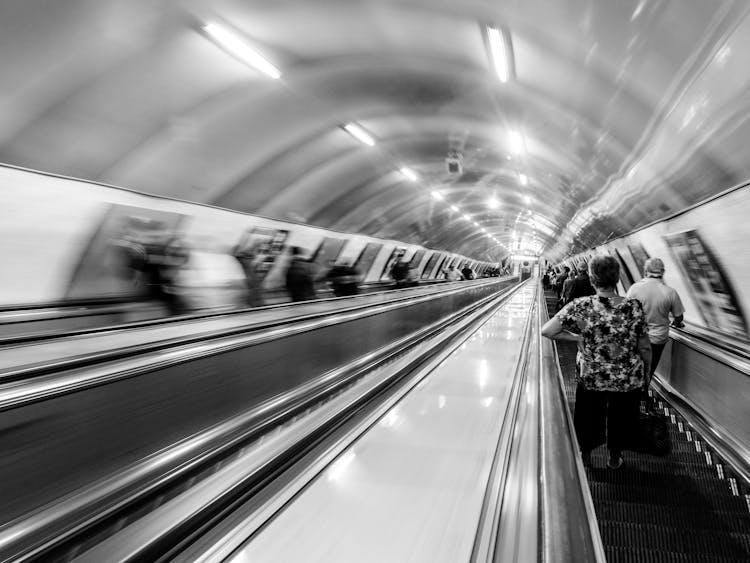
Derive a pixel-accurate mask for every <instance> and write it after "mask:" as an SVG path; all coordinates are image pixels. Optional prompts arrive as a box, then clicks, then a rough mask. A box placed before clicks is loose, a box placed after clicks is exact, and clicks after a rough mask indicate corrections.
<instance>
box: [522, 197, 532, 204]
mask: <svg viewBox="0 0 750 563" xmlns="http://www.w3.org/2000/svg"><path fill="white" fill-rule="evenodd" d="M523 200H524V201H525V202H526V203H531V196H529V195H525V196H523Z"/></svg>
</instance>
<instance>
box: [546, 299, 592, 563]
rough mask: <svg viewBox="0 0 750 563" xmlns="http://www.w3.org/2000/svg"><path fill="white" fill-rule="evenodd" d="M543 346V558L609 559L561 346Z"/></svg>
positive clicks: (555, 559)
mask: <svg viewBox="0 0 750 563" xmlns="http://www.w3.org/2000/svg"><path fill="white" fill-rule="evenodd" d="M537 298H538V300H539V307H538V308H539V316H538V322H539V325H540V327H541V324H543V323H544V322H546V321H547V318H548V315H547V307H546V304H545V301H544V292H543V291H542V289H541V287H539V290H538V294H537ZM539 337H540V338H541V345H540V348H539V350H540V352H539V353H540V362H541V370H540V382H539V385H540V401H539V405H540V412H539V415H540V424H541V437H542V440H541V448H540V451H541V459H540V474H539V482H540V487H541V491H540V498H541V502H540V509H541V520H542V536H541V537H542V546H541V549H542V552H541V553H540V558H539V561H542V562H560V563H563V562H564V563H569V562H578V561H596V562H601V563H604V562H605V561H606V557H605V555H604V547H603V545H602V540H601V536H600V534H599V526H598V523H597V520H596V513H595V511H594V503H593V500H592V498H591V492H590V491H589V487H588V482H587V480H586V473H585V470H584V468H583V464H582V462H581V459H580V457H579V456H578V455H577V450H578V441H577V440H576V436H575V432H574V430H573V420H572V417H571V415H570V410H569V409H568V405H567V400H566V397H565V387H564V383H563V380H562V374H561V371H560V363H559V360H558V357H557V350H556V348H555V346H554V345H553V344H552V342H551V341H550V340H548V339H546V338H543V337H541V331H540V336H539Z"/></svg>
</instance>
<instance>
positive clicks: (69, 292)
mask: <svg viewBox="0 0 750 563" xmlns="http://www.w3.org/2000/svg"><path fill="white" fill-rule="evenodd" d="M185 219H186V216H185V215H182V214H180V213H172V212H169V211H159V210H155V209H146V208H143V207H135V206H131V205H122V204H119V203H111V204H108V205H107V207H106V208H105V209H104V212H103V214H102V218H101V220H100V221H99V224H98V225H97V227H96V229H95V230H94V232H93V233H92V234H91V237H90V238H89V240H88V241H87V242H86V243H85V244H84V246H83V248H82V251H81V254H80V258H79V259H78V262H77V263H76V264H75V265H74V266H73V270H72V272H71V276H70V280H69V281H68V287H67V289H66V291H65V298H66V299H80V298H97V297H111V296H128V297H138V296H142V295H145V293H146V288H145V287H144V286H143V283H142V279H141V278H140V276H139V275H138V273H137V270H138V268H139V267H140V266H142V264H136V263H135V262H136V261H142V262H145V261H146V259H147V258H146V256H147V255H151V254H153V253H157V254H158V253H159V252H160V251H161V250H163V248H164V247H166V245H167V243H168V242H169V241H170V240H172V239H173V238H174V237H175V236H176V235H177V232H178V230H179V229H180V228H181V226H182V225H183V221H184V220H185ZM135 249H140V250H138V252H139V253H140V254H143V256H139V255H137V254H136V252H135Z"/></svg>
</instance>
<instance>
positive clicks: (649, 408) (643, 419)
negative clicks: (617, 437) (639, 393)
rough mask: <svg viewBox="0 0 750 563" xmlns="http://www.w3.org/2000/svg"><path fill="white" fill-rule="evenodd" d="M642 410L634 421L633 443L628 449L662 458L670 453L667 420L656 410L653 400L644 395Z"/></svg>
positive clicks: (670, 441)
mask: <svg viewBox="0 0 750 563" xmlns="http://www.w3.org/2000/svg"><path fill="white" fill-rule="evenodd" d="M642 402H643V405H644V406H643V408H642V410H641V412H640V414H639V416H638V420H637V421H636V427H635V432H634V435H633V441H632V444H631V445H630V446H631V447H629V448H628V449H629V450H631V451H634V452H639V453H643V454H648V455H653V456H656V457H664V456H667V455H669V454H670V453H671V452H672V439H671V438H670V436H669V428H668V426H667V418H666V417H665V416H664V415H663V414H661V413H660V412H658V411H657V410H656V407H655V406H654V403H653V399H651V397H649V396H648V395H645V394H644V398H643V400H642Z"/></svg>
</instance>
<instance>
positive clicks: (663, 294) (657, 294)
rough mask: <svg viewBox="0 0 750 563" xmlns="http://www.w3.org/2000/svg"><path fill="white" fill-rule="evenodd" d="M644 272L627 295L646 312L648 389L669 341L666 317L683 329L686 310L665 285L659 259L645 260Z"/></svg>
mask: <svg viewBox="0 0 750 563" xmlns="http://www.w3.org/2000/svg"><path fill="white" fill-rule="evenodd" d="M644 270H645V271H646V277H645V278H643V279H642V280H641V281H639V282H637V283H634V284H633V285H631V286H630V289H629V290H628V294H627V295H628V297H629V298H631V299H637V300H638V301H640V302H641V304H642V305H643V309H644V311H645V312H646V322H647V323H648V339H649V341H650V343H651V369H650V370H649V372H648V378H647V380H646V388H648V385H649V384H650V383H651V378H653V376H654V372H655V371H656V366H657V365H658V363H659V360H660V359H661V354H662V352H663V351H664V347H665V346H666V345H667V341H668V340H669V324H670V323H669V315H670V314H671V315H672V326H674V327H677V328H680V327H682V326H684V324H683V322H682V319H683V315H684V313H685V308H684V307H683V306H682V301H681V300H680V296H679V294H678V293H677V291H676V290H675V289H673V288H671V287H669V286H668V285H666V284H665V283H664V280H663V277H664V262H663V261H662V260H661V259H659V258H650V259H648V260H646V264H645V266H644Z"/></svg>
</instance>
